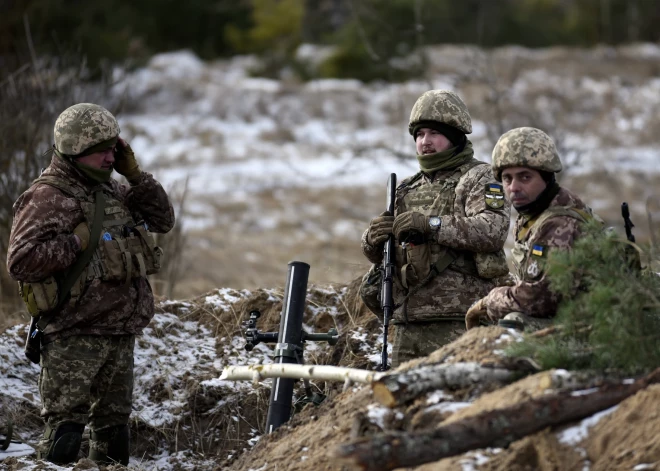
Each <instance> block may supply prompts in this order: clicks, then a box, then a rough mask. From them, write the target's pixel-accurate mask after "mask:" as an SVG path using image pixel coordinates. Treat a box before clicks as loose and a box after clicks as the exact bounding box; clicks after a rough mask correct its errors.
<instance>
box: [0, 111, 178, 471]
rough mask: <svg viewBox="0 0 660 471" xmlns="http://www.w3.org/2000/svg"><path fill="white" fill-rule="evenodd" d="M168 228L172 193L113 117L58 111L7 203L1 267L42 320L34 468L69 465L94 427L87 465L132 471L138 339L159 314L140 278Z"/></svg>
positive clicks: (152, 269) (153, 267)
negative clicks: (39, 153) (28, 182)
mask: <svg viewBox="0 0 660 471" xmlns="http://www.w3.org/2000/svg"><path fill="white" fill-rule="evenodd" d="M113 170H115V171H117V173H119V174H121V175H123V176H125V177H126V179H127V180H128V182H129V184H130V185H129V186H126V185H122V184H119V183H118V182H117V181H116V180H114V179H112V178H110V175H111V173H112V171H113ZM173 225H174V211H173V209H172V205H171V204H170V201H169V199H168V197H167V194H166V193H165V191H164V190H163V188H162V187H161V185H160V184H159V183H158V182H157V181H156V180H155V179H154V178H153V176H152V175H151V174H149V173H146V172H143V171H142V170H140V167H139V166H138V163H137V161H136V160H135V155H134V154H133V151H132V150H131V147H130V146H129V145H128V143H127V142H126V141H125V140H123V139H122V138H121V137H119V125H118V123H117V120H116V119H115V117H114V116H113V115H112V114H111V113H110V112H109V111H108V110H106V109H105V108H103V107H101V106H98V105H94V104H90V103H79V104H77V105H74V106H71V107H70V108H67V109H66V110H64V112H62V114H61V115H60V116H59V118H58V119H57V121H56V122H55V145H54V155H53V158H52V161H51V163H50V165H49V166H48V168H46V169H45V170H44V171H43V172H42V174H41V176H40V177H39V178H37V180H35V182H34V183H33V184H32V186H31V187H30V188H29V189H28V190H27V191H26V192H25V193H23V194H22V195H21V196H20V197H19V199H18V200H17V201H16V203H15V204H14V222H13V225H12V231H11V236H10V245H9V251H8V257H7V267H8V270H9V273H10V274H11V276H12V277H13V278H14V279H16V280H18V281H19V288H20V290H21V294H22V296H23V299H24V300H25V301H26V304H27V305H28V310H29V311H30V313H31V314H32V315H33V316H40V317H39V319H40V320H39V323H38V326H39V330H40V332H41V335H42V341H41V375H40V377H39V391H40V393H41V402H42V410H41V415H42V417H44V419H45V422H46V429H45V432H44V436H43V439H42V440H41V441H40V443H39V446H38V447H37V448H38V449H37V456H38V457H39V458H40V459H46V460H48V461H51V462H54V463H69V462H72V461H75V460H76V458H77V456H78V452H79V449H80V442H81V437H82V433H83V430H84V428H85V425H86V424H89V427H90V430H91V433H90V451H89V457H90V459H92V460H95V461H97V462H100V463H111V462H119V463H121V464H124V465H126V464H128V457H129V428H128V420H129V415H130V413H131V403H132V393H133V349H134V346H135V336H136V335H139V334H140V333H141V332H142V329H143V328H144V327H145V326H146V325H147V324H148V323H149V321H150V320H151V318H152V317H153V314H154V297H153V293H152V291H151V286H150V285H149V281H148V280H147V275H149V274H152V273H156V272H157V271H158V269H159V268H160V258H161V254H162V251H161V249H160V248H159V247H156V246H155V245H154V240H153V237H152V235H151V234H150V232H149V231H151V232H159V233H165V232H167V231H169V230H170V229H171V228H172V226H173Z"/></svg>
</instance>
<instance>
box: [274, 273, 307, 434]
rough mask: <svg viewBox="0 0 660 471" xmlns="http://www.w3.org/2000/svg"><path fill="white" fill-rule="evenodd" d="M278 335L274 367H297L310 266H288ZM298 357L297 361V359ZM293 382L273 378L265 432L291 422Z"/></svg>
mask: <svg viewBox="0 0 660 471" xmlns="http://www.w3.org/2000/svg"><path fill="white" fill-rule="evenodd" d="M288 266H289V270H288V273H287V280H286V286H285V289H284V300H283V305H282V317H281V318H280V332H279V335H278V337H277V346H276V347H275V358H274V361H275V363H279V364H282V363H298V357H299V358H302V353H303V352H302V324H303V314H304V312H305V299H306V297H307V280H308V277H309V268H310V267H309V265H308V264H307V263H304V262H289V264H288ZM296 355H298V357H297V356H296ZM295 381H296V380H295V379H289V378H275V379H274V381H273V385H272V389H271V391H270V402H269V405H268V418H267V420H266V432H267V433H272V432H273V430H275V429H276V428H278V427H279V426H280V425H282V424H283V423H285V422H287V421H288V420H289V418H291V409H292V407H293V385H294V383H295Z"/></svg>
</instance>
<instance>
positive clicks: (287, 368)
mask: <svg viewBox="0 0 660 471" xmlns="http://www.w3.org/2000/svg"><path fill="white" fill-rule="evenodd" d="M382 375H383V373H377V372H375V371H369V370H360V369H357V368H344V367H340V366H327V365H292V364H286V363H283V364H269V365H237V366H229V367H227V368H225V369H224V370H223V371H222V375H221V376H220V379H225V380H229V381H250V380H251V381H255V382H256V381H259V380H261V379H264V378H293V379H317V380H321V381H342V382H346V381H350V382H354V383H371V382H373V381H376V380H377V379H379V378H380V377H381V376H382Z"/></svg>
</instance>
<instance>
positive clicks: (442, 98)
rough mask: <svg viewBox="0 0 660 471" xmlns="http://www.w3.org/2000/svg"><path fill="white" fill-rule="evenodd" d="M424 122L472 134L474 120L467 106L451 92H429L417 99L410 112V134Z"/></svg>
mask: <svg viewBox="0 0 660 471" xmlns="http://www.w3.org/2000/svg"><path fill="white" fill-rule="evenodd" d="M424 121H436V122H438V123H444V124H447V125H449V126H452V127H454V128H456V129H458V130H459V131H461V132H463V133H465V134H470V133H471V132H472V120H471V119H470V112H469V111H468V109H467V106H466V105H465V103H464V102H463V100H461V98H460V97H459V96H458V95H457V94H455V93H454V92H451V91H449V90H429V91H428V92H424V93H423V94H422V96H420V97H419V98H418V99H417V101H416V102H415V105H414V106H413V108H412V111H411V112H410V122H409V123H408V131H409V132H410V134H411V135H412V134H413V132H414V129H415V127H416V126H417V125H418V124H419V123H422V122H424Z"/></svg>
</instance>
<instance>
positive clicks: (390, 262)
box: [378, 173, 396, 371]
mask: <svg viewBox="0 0 660 471" xmlns="http://www.w3.org/2000/svg"><path fill="white" fill-rule="evenodd" d="M395 198H396V173H392V174H390V178H389V179H388V180H387V211H388V212H389V213H390V215H392V216H393V215H394V199H395ZM381 270H382V271H383V285H382V288H381V291H380V305H381V307H382V308H383V351H382V352H381V360H380V366H379V367H378V369H379V371H386V370H387V369H388V366H387V331H388V330H389V327H390V318H391V317H392V311H393V310H394V291H393V283H394V234H390V235H389V237H388V238H387V242H385V248H384V249H383V267H382V268H381Z"/></svg>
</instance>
